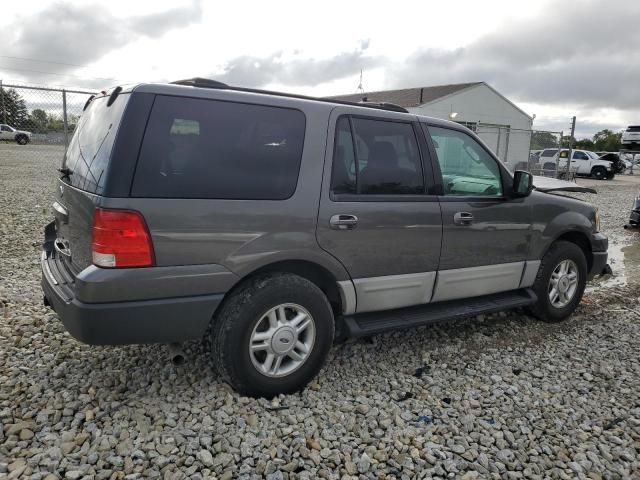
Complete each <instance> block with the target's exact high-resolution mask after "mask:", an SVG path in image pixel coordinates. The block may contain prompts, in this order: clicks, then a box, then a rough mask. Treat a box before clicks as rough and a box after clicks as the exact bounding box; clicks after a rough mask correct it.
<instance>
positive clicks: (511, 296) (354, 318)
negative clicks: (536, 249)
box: [343, 288, 538, 337]
mask: <svg viewBox="0 0 640 480" xmlns="http://www.w3.org/2000/svg"><path fill="white" fill-rule="evenodd" d="M537 299H538V298H537V297H536V294H535V293H534V292H533V290H531V289H530V288H525V289H521V290H513V291H511V292H504V293H494V294H491V295H485V296H482V297H474V298H465V299H461V300H448V301H446V302H437V303H428V304H425V305H419V306H415V307H407V308H399V309H396V310H386V311H382V312H372V313H361V314H356V315H349V316H346V317H343V322H344V327H345V329H346V332H345V333H346V335H347V336H349V337H364V336H368V335H373V334H376V333H381V332H386V331H389V330H398V329H404V328H410V327H418V326H421V325H429V324H430V323H435V322H440V321H443V320H456V319H460V318H465V317H470V316H473V315H479V314H481V313H491V312H499V311H502V310H510V309H512V308H517V307H525V306H527V305H531V304H532V303H535V302H536V300H537Z"/></svg>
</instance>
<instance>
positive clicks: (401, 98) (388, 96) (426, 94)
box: [329, 82, 483, 107]
mask: <svg viewBox="0 0 640 480" xmlns="http://www.w3.org/2000/svg"><path fill="white" fill-rule="evenodd" d="M481 83H483V82H470V83H454V84H451V85H435V86H433V87H417V88H403V89H401V90H382V91H380V92H367V93H364V94H363V93H354V94H350V95H336V96H333V97H329V98H331V99H335V100H344V101H347V102H360V101H362V99H363V97H366V98H367V101H368V102H387V103H395V104H396V105H400V106H401V107H417V106H419V105H424V104H425V103H429V102H432V101H434V100H437V99H438V98H442V97H446V96H447V95H451V94H452V93H456V92H459V91H460V90H464V89H466V88H469V87H474V86H476V85H480V84H481Z"/></svg>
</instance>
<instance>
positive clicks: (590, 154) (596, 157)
mask: <svg viewBox="0 0 640 480" xmlns="http://www.w3.org/2000/svg"><path fill="white" fill-rule="evenodd" d="M586 153H587V155H589V156H590V157H591V158H595V159H598V158H600V157H599V156H598V155H597V154H596V153H595V152H586Z"/></svg>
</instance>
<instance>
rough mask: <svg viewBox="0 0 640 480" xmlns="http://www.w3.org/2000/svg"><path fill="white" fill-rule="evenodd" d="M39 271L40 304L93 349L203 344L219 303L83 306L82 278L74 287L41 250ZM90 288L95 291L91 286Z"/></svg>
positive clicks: (190, 299) (212, 297) (208, 299)
mask: <svg viewBox="0 0 640 480" xmlns="http://www.w3.org/2000/svg"><path fill="white" fill-rule="evenodd" d="M41 269H42V291H43V293H44V297H45V303H46V304H48V305H49V306H51V307H52V308H53V309H54V310H55V312H56V313H57V314H58V317H59V318H60V320H61V321H62V323H63V325H64V327H65V328H66V329H67V331H68V332H69V333H70V334H71V335H72V336H73V337H74V338H76V339H77V340H79V341H81V342H83V343H88V344H92V345H124V344H135V343H171V342H182V341H186V340H195V339H199V338H202V336H203V335H204V334H205V332H206V330H207V327H208V325H209V322H210V321H211V318H212V316H213V314H214V312H215V310H216V308H217V307H218V305H219V304H220V302H221V301H222V298H223V297H224V294H222V293H220V294H201V295H190V296H180V297H170V298H166V297H165V298H152V299H145V300H130V301H109V302H102V303H88V302H85V301H82V300H81V299H80V298H79V296H78V295H77V294H76V293H77V292H76V286H77V285H76V284H79V283H80V281H79V279H80V278H81V276H82V273H80V274H79V275H78V277H77V279H78V281H77V282H76V278H73V277H72V276H70V275H68V273H65V272H64V271H63V269H62V266H61V264H60V259H59V258H57V257H56V252H55V251H53V252H52V251H47V250H46V249H45V250H43V252H42V257H41ZM112 271H113V270H112ZM174 280H175V279H174ZM84 281H85V283H86V279H85V280H84ZM93 288H94V289H95V290H98V291H100V289H96V288H95V284H94V285H93ZM85 290H86V289H85ZM102 290H106V288H105V289H102ZM89 291H90V290H89ZM126 291H130V289H128V288H127V287H126V286H123V288H122V290H121V293H124V292H126ZM124 296H126V295H123V297H124Z"/></svg>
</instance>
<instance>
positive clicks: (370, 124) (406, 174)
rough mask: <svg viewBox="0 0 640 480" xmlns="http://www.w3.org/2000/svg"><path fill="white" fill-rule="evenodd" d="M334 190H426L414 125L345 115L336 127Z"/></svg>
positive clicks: (394, 192)
mask: <svg viewBox="0 0 640 480" xmlns="http://www.w3.org/2000/svg"><path fill="white" fill-rule="evenodd" d="M351 126H353V130H351ZM354 146H355V151H354ZM332 191H333V192H334V193H351V194H365V195H368V194H371V195H374V194H382V195H385V194H386V195H411V194H420V193H424V179H423V176H422V163H421V161H420V152H419V150H418V144H417V141H416V137H415V133H414V131H413V126H412V125H411V124H408V123H399V122H387V121H382V120H370V119H363V118H351V119H349V118H348V117H342V118H341V119H340V120H339V121H338V124H337V126H336V140H335V149H334V161H333V174H332Z"/></svg>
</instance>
